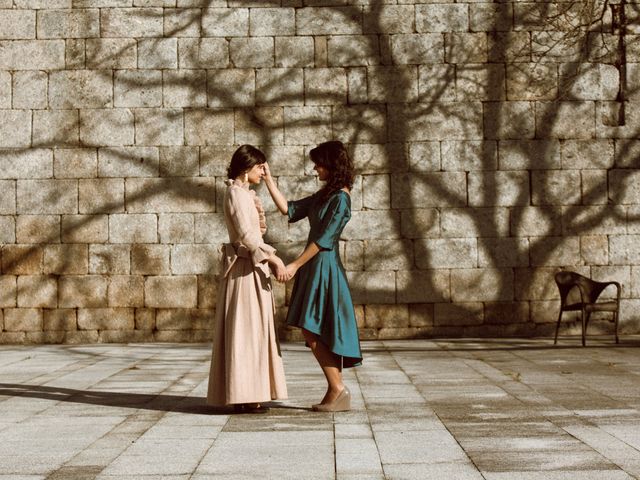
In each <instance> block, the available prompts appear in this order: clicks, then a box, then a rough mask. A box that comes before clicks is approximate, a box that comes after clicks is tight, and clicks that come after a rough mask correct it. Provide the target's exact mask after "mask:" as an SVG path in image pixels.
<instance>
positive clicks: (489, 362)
mask: <svg viewBox="0 0 640 480" xmlns="http://www.w3.org/2000/svg"><path fill="white" fill-rule="evenodd" d="M479 353H481V352H474V357H476V358H475V359H476V360H478V361H480V362H482V363H484V364H487V365H489V366H490V367H491V368H493V369H495V370H497V371H499V372H500V373H501V374H502V375H505V377H506V375H507V374H505V373H504V372H503V371H502V369H500V368H499V367H498V366H496V365H494V362H495V361H494V360H491V359H489V358H477V357H478V354H479ZM508 353H509V354H510V355H511V356H512V357H516V358H520V359H521V360H522V361H524V362H527V363H530V364H534V365H536V362H535V361H534V360H531V359H530V358H527V357H525V356H524V354H523V353H521V352H518V351H509V352H508ZM455 355H456V356H458V357H460V358H461V359H462V360H463V361H464V363H465V364H467V365H468V366H469V368H471V369H473V370H475V371H476V372H477V373H478V374H480V375H482V376H483V377H484V378H486V379H487V381H489V382H490V383H493V384H494V385H496V386H498V387H500V388H502V389H504V385H503V382H500V381H499V380H497V379H495V378H489V377H488V376H487V375H485V374H484V373H483V372H482V371H480V370H478V369H477V368H475V367H474V365H472V364H470V363H469V362H467V361H466V360H468V358H465V357H464V355H462V354H461V353H459V352H456V353H455ZM539 366H540V367H544V365H539ZM533 370H536V371H539V370H537V369H533ZM516 373H519V372H516ZM549 373H551V374H553V375H554V376H558V375H557V373H554V372H549ZM561 378H563V380H565V377H564V376H562V377H561ZM566 380H567V383H573V384H574V385H575V386H576V387H578V388H579V389H582V390H585V391H586V390H588V389H587V388H585V387H584V385H582V384H581V383H580V382H577V381H575V380H574V378H568V379H566ZM505 381H506V382H509V379H507V378H505ZM512 381H513V379H512ZM515 381H517V382H518V383H521V384H522V385H524V386H525V387H527V388H528V389H529V390H531V391H533V392H535V393H537V394H538V395H540V396H541V397H543V398H545V399H547V400H548V401H549V402H552V399H549V398H548V397H547V396H546V395H545V394H544V393H543V392H541V391H539V390H538V389H536V388H534V387H532V386H531V385H529V384H527V383H524V382H521V381H520V380H515ZM505 392H506V393H507V394H509V395H511V396H513V397H514V398H516V399H517V396H515V395H513V394H511V393H510V392H509V391H508V390H506V389H505ZM597 393H598V394H600V395H602V396H605V397H607V398H609V399H610V400H612V401H613V402H616V403H617V402H618V400H616V399H615V398H612V397H610V396H607V395H604V394H602V393H601V392H597ZM518 400H519V399H518ZM519 401H520V400H519ZM552 403H555V402H552ZM563 410H565V411H566V413H567V416H568V417H571V418H572V420H573V421H574V422H576V423H577V424H580V425H584V426H593V427H598V425H597V424H595V423H593V422H590V421H587V420H585V419H582V418H580V417H579V416H577V415H576V414H575V412H574V411H572V410H570V409H568V408H566V407H563ZM542 417H543V418H545V420H546V421H548V422H549V423H550V424H552V425H553V426H554V427H556V428H557V429H558V430H561V431H563V432H565V433H566V434H568V435H569V436H571V437H572V438H574V439H576V440H577V441H578V442H580V443H581V444H582V445H584V446H585V447H587V448H589V449H590V450H592V451H593V452H595V453H596V454H598V455H599V456H601V457H602V458H604V459H605V460H606V461H608V462H609V463H611V464H612V465H615V466H616V467H618V468H619V469H620V470H621V471H624V472H625V473H627V474H628V475H631V476H632V477H634V478H640V477H638V476H636V475H635V474H633V473H632V472H629V471H627V469H626V468H625V467H624V466H622V465H620V464H619V463H618V462H616V461H614V460H613V459H611V458H609V457H608V456H607V455H605V454H604V453H602V452H601V451H599V449H597V448H596V447H595V446H593V445H590V444H589V443H587V442H585V441H584V440H582V439H581V438H579V437H577V436H575V435H574V434H572V433H571V432H569V431H567V429H566V428H565V427H563V426H562V424H560V423H559V422H558V421H557V419H554V417H551V416H547V415H543V416H542ZM598 428H599V427H598ZM613 437H614V438H616V439H617V440H619V441H621V442H623V443H625V444H626V445H628V446H630V447H631V448H634V447H633V446H632V445H629V444H628V443H627V442H624V440H622V439H620V438H618V437H616V436H613ZM634 449H635V448H634ZM636 450H637V449H636Z"/></svg>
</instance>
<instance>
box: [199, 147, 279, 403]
mask: <svg viewBox="0 0 640 480" xmlns="http://www.w3.org/2000/svg"><path fill="white" fill-rule="evenodd" d="M265 162H266V158H265V156H264V154H263V153H262V152H261V151H260V150H258V149H257V148H255V147H253V146H251V145H242V146H241V147H239V148H238V149H237V150H236V152H235V153H234V154H233V157H232V158H231V164H230V165H229V168H228V170H227V176H228V178H229V179H228V180H227V182H226V183H227V188H226V191H225V195H224V202H223V203H224V219H225V224H226V227H227V231H228V233H229V243H226V244H224V245H223V252H222V257H223V261H222V269H221V272H220V284H219V288H218V299H217V303H216V316H215V326H214V335H213V354H212V361H211V370H210V374H209V388H208V393H207V404H209V405H211V406H224V405H233V406H234V408H235V410H236V412H253V413H258V412H262V411H265V410H266V409H265V408H264V407H263V406H262V404H263V403H264V402H268V401H271V400H283V399H286V398H287V386H286V383H285V376H284V369H283V365H282V357H281V355H280V349H279V345H278V341H277V337H276V333H275V327H274V311H275V307H274V301H273V291H272V287H271V278H270V277H271V272H270V267H271V269H273V272H274V273H275V276H276V278H277V279H278V280H279V281H285V280H286V279H287V275H286V269H285V266H284V264H283V262H282V260H281V259H280V258H279V257H278V256H277V255H276V250H275V248H273V247H272V246H270V245H267V244H266V243H265V242H264V240H263V239H262V236H263V234H264V233H265V231H266V229H267V227H266V223H265V215H264V209H263V207H262V203H261V202H260V199H259V198H258V197H257V196H256V194H255V192H254V191H253V190H251V189H250V188H249V186H250V185H257V184H259V183H260V182H261V180H262V177H263V176H264V164H265Z"/></svg>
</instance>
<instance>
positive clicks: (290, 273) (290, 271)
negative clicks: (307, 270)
mask: <svg viewBox="0 0 640 480" xmlns="http://www.w3.org/2000/svg"><path fill="white" fill-rule="evenodd" d="M270 263H271V269H272V270H273V273H274V275H275V276H276V280H278V281H279V282H283V283H284V282H288V281H289V280H291V279H292V278H293V277H294V275H295V274H296V272H297V271H298V268H299V267H298V266H297V265H296V264H295V263H293V262H292V263H290V264H289V265H287V266H285V265H284V262H283V261H282V259H281V258H280V257H278V256H276V255H274V256H273V259H272V260H271V261H270Z"/></svg>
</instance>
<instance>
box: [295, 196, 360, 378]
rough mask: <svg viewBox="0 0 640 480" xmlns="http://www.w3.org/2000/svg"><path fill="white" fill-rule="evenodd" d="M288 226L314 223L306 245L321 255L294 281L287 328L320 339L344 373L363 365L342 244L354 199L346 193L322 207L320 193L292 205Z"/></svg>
mask: <svg viewBox="0 0 640 480" xmlns="http://www.w3.org/2000/svg"><path fill="white" fill-rule="evenodd" d="M288 215H289V223H293V222H297V221H299V220H302V219H303V218H308V219H309V224H310V226H311V229H310V231H309V238H308V240H307V245H309V244H310V243H312V242H313V243H315V244H316V245H317V246H318V248H320V251H319V252H318V253H317V254H316V255H315V256H314V257H313V258H312V259H311V260H309V261H308V262H307V263H305V264H304V265H303V266H302V267H300V269H299V270H298V272H297V273H296V275H295V280H294V284H293V291H292V292H291V301H290V305H289V312H288V313H287V324H288V325H291V326H294V327H300V328H304V329H305V330H308V331H310V332H312V333H315V334H316V335H318V336H319V337H320V340H321V341H322V342H323V343H324V344H325V345H327V346H328V347H329V349H330V350H331V351H332V352H333V353H335V354H336V355H339V356H340V357H342V366H343V367H344V368H349V367H354V366H357V365H360V363H361V362H362V353H361V352H360V339H359V337H358V327H357V325H356V315H355V311H354V308H353V301H352V300H351V291H350V290H349V284H348V282H347V275H346V273H345V271H344V266H343V265H342V260H340V253H339V251H338V239H339V238H340V234H341V233H342V230H343V229H344V227H345V225H346V224H347V222H348V221H349V219H350V218H351V197H350V196H349V194H348V193H347V192H345V191H344V190H338V191H336V192H333V193H332V194H331V195H330V196H329V198H328V199H326V200H325V201H322V200H321V199H320V197H319V194H318V193H315V194H314V195H311V196H309V197H306V198H303V199H301V200H296V201H290V202H288Z"/></svg>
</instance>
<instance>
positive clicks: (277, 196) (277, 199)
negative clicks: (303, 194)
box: [264, 163, 288, 215]
mask: <svg viewBox="0 0 640 480" xmlns="http://www.w3.org/2000/svg"><path fill="white" fill-rule="evenodd" d="M264 183H266V185H267V188H268V189H269V193H270V194H271V198H273V202H274V203H275V204H276V207H278V210H280V213H282V214H283V215H286V214H287V210H288V206H287V199H286V197H285V196H284V195H283V194H282V192H281V191H280V189H279V188H278V186H277V185H276V182H275V180H274V179H273V177H272V176H271V170H269V164H268V163H265V164H264Z"/></svg>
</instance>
